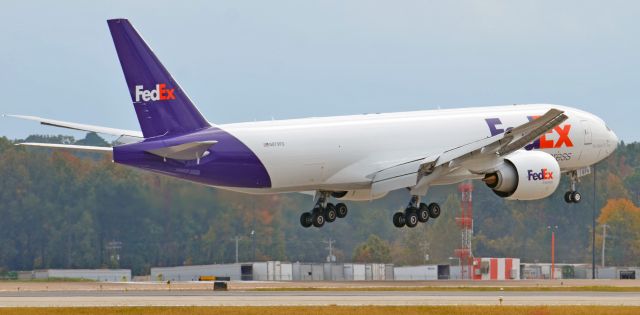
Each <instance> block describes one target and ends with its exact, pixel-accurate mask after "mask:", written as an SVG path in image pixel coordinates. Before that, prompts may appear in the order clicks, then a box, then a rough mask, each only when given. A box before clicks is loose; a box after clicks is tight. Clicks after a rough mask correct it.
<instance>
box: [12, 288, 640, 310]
mask: <svg viewBox="0 0 640 315" xmlns="http://www.w3.org/2000/svg"><path fill="white" fill-rule="evenodd" d="M500 300H502V301H500ZM500 303H502V304H503V305H626V306H640V292H584V291H580V292H512V291H504V292H482V291H480V292H476V291H461V292H451V291H449V292H437V291H436V292H433V291H413V292H412V291H346V292H332V291H312V292H309V291H275V292H263V291H258V292H256V291H226V292H220V291H216V292H213V291H157V290H152V291H146V290H137V291H126V292H122V291H26V292H25V291H23V292H0V307H80V306H85V307H88V306H285V305H286V306H312V305H352V306H353V305H500Z"/></svg>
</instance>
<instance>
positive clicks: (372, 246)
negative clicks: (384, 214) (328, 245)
mask: <svg viewBox="0 0 640 315" xmlns="http://www.w3.org/2000/svg"><path fill="white" fill-rule="evenodd" d="M353 261H354V262H359V263H389V262H391V248H390V246H389V243H388V242H386V241H384V240H382V239H381V238H380V237H378V236H377V235H374V234H371V235H370V236H369V238H368V239H367V241H366V242H364V243H362V244H360V245H359V246H358V247H356V249H355V252H354V254H353Z"/></svg>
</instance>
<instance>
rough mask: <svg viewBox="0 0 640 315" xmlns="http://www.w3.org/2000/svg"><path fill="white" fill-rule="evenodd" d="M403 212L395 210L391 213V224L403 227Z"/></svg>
mask: <svg viewBox="0 0 640 315" xmlns="http://www.w3.org/2000/svg"><path fill="white" fill-rule="evenodd" d="M404 222H405V221H404V213H402V212H396V213H395V214H393V225H394V226H395V227H397V228H402V227H404Z"/></svg>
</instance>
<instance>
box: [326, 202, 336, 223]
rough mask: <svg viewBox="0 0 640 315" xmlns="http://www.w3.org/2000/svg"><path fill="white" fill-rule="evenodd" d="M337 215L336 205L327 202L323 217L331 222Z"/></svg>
mask: <svg viewBox="0 0 640 315" xmlns="http://www.w3.org/2000/svg"><path fill="white" fill-rule="evenodd" d="M337 215H338V214H337V212H336V206H334V205H333V204H332V203H328V204H327V206H326V207H325V208H324V218H325V219H326V220H327V222H333V221H335V220H336V217H337Z"/></svg>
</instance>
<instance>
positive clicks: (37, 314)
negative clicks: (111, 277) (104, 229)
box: [0, 306, 640, 315]
mask: <svg viewBox="0 0 640 315" xmlns="http://www.w3.org/2000/svg"><path fill="white" fill-rule="evenodd" d="M0 313H1V314H16V315H23V314H25V315H26V314H33V315H41V314H42V315H44V314H54V315H55V314H64V315H67V314H96V315H107V314H160V315H181V314H193V315H199V314H216V315H232V314H247V315H288V314H291V315H293V314H296V315H297V314H317V315H325V314H326V315H333V314H336V315H342V314H344V315H381V314H403V315H404V314H406V315H412V314H434V315H472V314H482V315H491V314H496V315H502V314H505V315H506V314H509V315H552V314H563V315H578V314H580V315H582V314H589V315H604V314H620V315H632V314H633V315H636V314H640V307H623V306H542V307H537V306H360V307H355V306H317V307H315V306H314V307H86V308H0Z"/></svg>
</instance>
